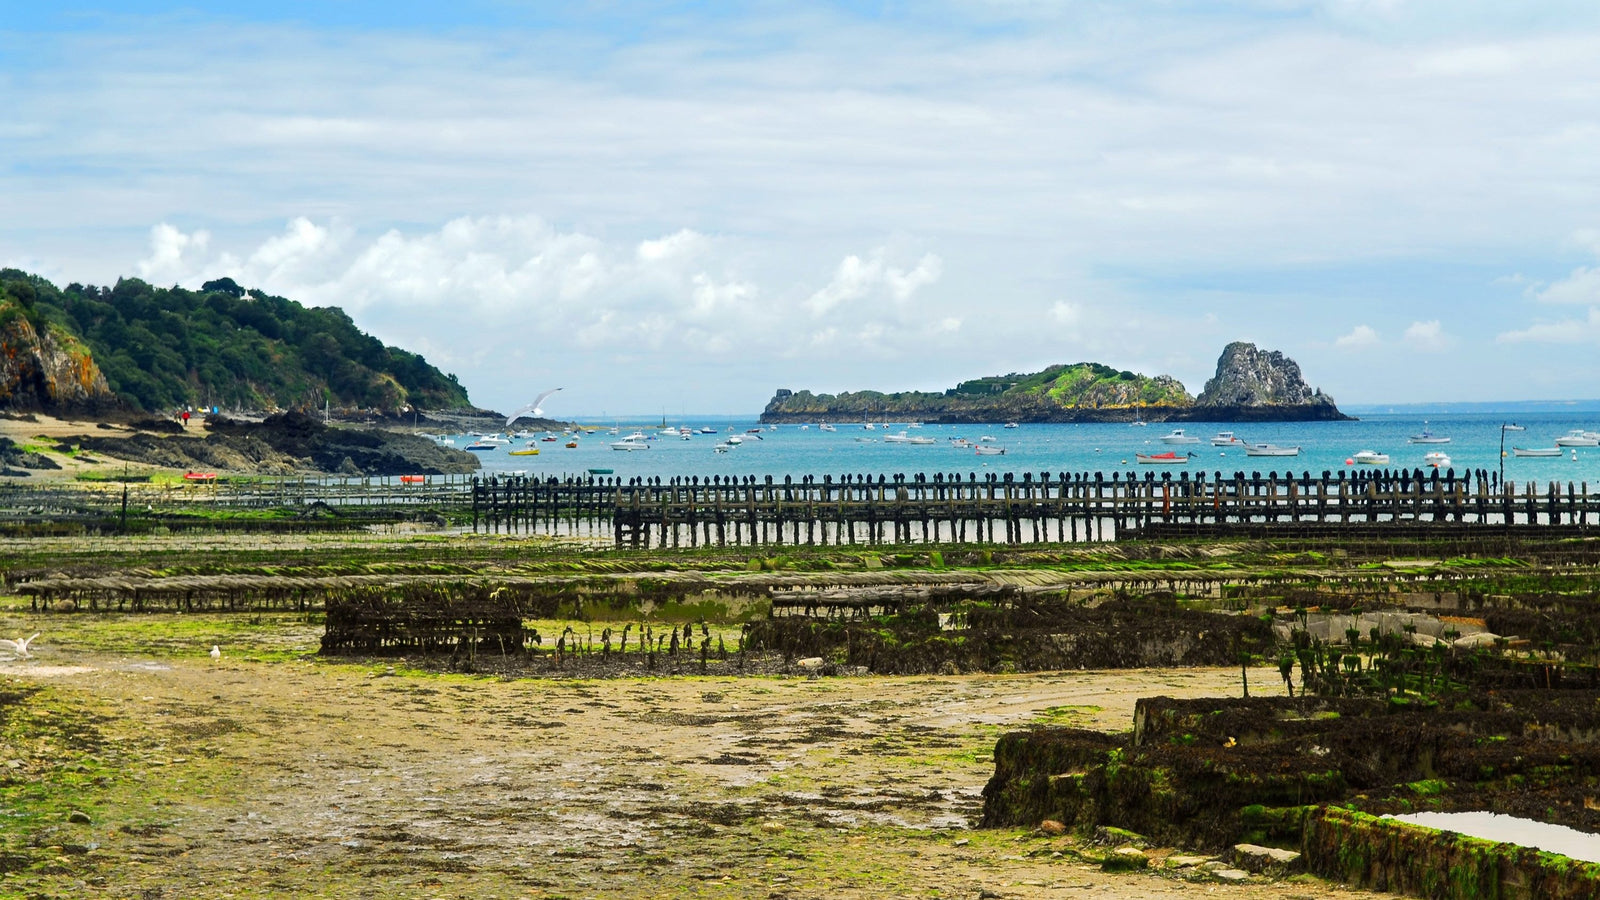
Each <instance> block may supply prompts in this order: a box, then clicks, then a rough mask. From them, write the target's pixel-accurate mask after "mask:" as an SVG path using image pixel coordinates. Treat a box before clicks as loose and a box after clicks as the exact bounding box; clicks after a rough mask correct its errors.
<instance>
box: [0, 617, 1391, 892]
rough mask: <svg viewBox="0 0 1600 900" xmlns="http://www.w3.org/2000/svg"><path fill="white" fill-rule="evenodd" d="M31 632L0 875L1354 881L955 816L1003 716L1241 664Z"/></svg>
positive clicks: (5, 623) (1081, 710) (235, 888)
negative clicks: (1251, 875)
mask: <svg viewBox="0 0 1600 900" xmlns="http://www.w3.org/2000/svg"><path fill="white" fill-rule="evenodd" d="M19 629H23V630H26V631H27V632H28V633H32V631H35V630H37V631H40V632H43V636H42V637H41V638H40V639H39V640H38V642H37V643H36V644H35V645H34V651H35V658H34V659H32V660H28V661H8V662H0V695H4V696H5V697H7V698H9V700H6V701H3V702H0V727H3V729H4V736H5V738H6V743H5V745H4V746H3V747H0V757H3V759H0V784H3V788H0V805H3V806H4V807H5V809H4V810H3V812H4V815H0V837H3V839H4V842H5V852H4V854H3V855H0V868H5V869H9V870H11V871H8V872H6V874H5V875H4V876H3V877H0V895H4V896H28V897H67V896H73V897H195V898H204V897H250V896H303V897H312V896H315V897H337V898H358V897H373V898H380V897H381V898H389V897H473V898H491V897H555V896H562V897H653V896H671V897H701V896H704V897H759V898H809V897H830V898H832V897H846V898H848V897H889V896H912V895H915V896H933V897H972V898H977V897H980V896H998V897H1008V898H1009V897H1016V898H1036V897H1038V898H1042V897H1062V896H1067V897H1072V896H1083V897H1091V896H1096V897H1145V896H1166V895H1183V896H1190V895H1201V894H1205V895H1208V896H1226V897H1240V898H1266V897H1273V898H1289V897H1321V896H1328V895H1333V894H1337V895H1340V896H1361V895H1362V892H1357V891H1343V890H1341V889H1339V888H1338V887H1337V886H1334V885H1328V884H1326V883H1323V882H1318V881H1314V880H1309V879H1301V880H1298V881H1293V882H1280V883H1265V882H1258V883H1254V884H1245V885H1231V884H1227V885H1225V884H1216V883H1195V882H1190V881H1186V880H1183V879H1181V878H1175V877H1171V876H1164V875H1156V874H1107V873H1102V872H1101V871H1100V870H1099V869H1098V868H1097V867H1094V866H1091V865H1087V864H1085V863H1084V862H1083V861H1082V860H1081V859H1078V858H1076V857H1075V856H1074V854H1073V850H1074V846H1073V844H1072V839H1071V838H1067V837H1046V836H1041V835H1038V834H1036V833H1034V832H1032V831H1030V830H1019V829H1001V830H989V831H977V830H973V829H971V828H970V827H969V826H970V823H971V822H973V820H974V819H975V818H976V816H977V814H978V812H979V805H980V804H979V791H980V790H981V788H982V786H983V784H984V783H985V781H986V780H987V779H988V778H989V776H990V775H991V774H992V771H993V764H992V761H991V759H990V752H991V750H992V748H993V744H994V739H995V736H996V735H997V734H998V733H999V732H1000V731H1002V730H1004V729H1009V728H1014V727H1016V726H1018V725H1022V724H1025V723H1028V722H1030V721H1050V722H1070V723H1073V724H1078V725H1083V726H1088V727H1094V728H1099V729H1106V730H1122V729H1125V728H1126V727H1128V725H1129V723H1130V722H1131V714H1132V709H1133V704H1134V701H1135V700H1136V699H1137V698H1138V697H1140V696H1145V695H1149V694H1167V695H1172V696H1182V697H1195V696H1207V695H1224V696H1227V695H1233V694H1235V693H1237V690H1238V680H1239V672H1238V670H1237V669H1189V670H1168V671H1133V672H1075V673H1063V674H1054V673H1053V674H1045V675H1027V676H964V677H963V676H952V677H909V678H882V677H861V678H806V677H750V678H731V677H713V678H699V677H676V678H656V679H648V678H610V679H604V680H594V681H581V680H564V681H552V680H545V679H519V680H509V679H502V678H498V677H494V676H463V675H450V674H437V673H430V672H425V671H421V670H417V669H413V668H410V667H408V666H406V665H405V664H404V662H399V663H396V662H395V661H392V660H379V661H371V662H358V663H350V662H335V661H325V660H321V659H317V658H314V657H312V656H310V655H309V654H310V652H311V650H313V649H314V648H315V646H316V642H317V639H318V637H319V636H320V628H319V627H316V626H311V625H306V624H303V623H297V622H295V620H293V619H291V618H288V617H285V618H283V619H281V620H278V621H274V620H272V619H270V617H269V618H268V619H267V620H261V619H257V620H255V621H253V622H251V623H250V627H248V628H245V627H243V626H241V625H239V623H238V622H237V620H224V619H222V618H220V617H219V618H218V619H216V620H207V619H205V618H204V617H200V616H171V617H161V616H144V617H139V618H135V617H112V616H102V617H98V618H93V619H91V618H90V617H87V616H76V617H71V616H56V615H27V614H24V613H22V612H20V611H18V610H16V609H15V608H12V609H11V610H10V611H9V612H0V634H8V635H9V634H11V633H12V632H16V631H18V630H19ZM158 634H161V635H166V636H167V637H165V638H162V639H154V638H153V637H151V636H153V635H158ZM213 642H221V643H223V644H224V645H225V646H224V648H223V650H224V652H223V655H222V658H221V659H220V660H216V661H213V660H212V659H210V658H209V657H208V655H207V654H206V650H208V649H209V644H210V643H213ZM391 672H392V674H391ZM1269 674H1270V673H1267V672H1265V671H1261V672H1258V673H1257V676H1258V677H1256V678H1254V679H1252V682H1253V683H1252V690H1253V691H1258V692H1259V691H1262V690H1271V689H1272V685H1271V683H1270V681H1269V678H1268V676H1269ZM1279 690H1281V685H1280V686H1279ZM73 812H79V813H85V814H87V817H88V819H89V820H90V821H89V822H87V823H71V822H69V821H68V818H69V817H70V816H71V814H72V813H73ZM80 818H81V816H80ZM1368 896H1372V895H1368Z"/></svg>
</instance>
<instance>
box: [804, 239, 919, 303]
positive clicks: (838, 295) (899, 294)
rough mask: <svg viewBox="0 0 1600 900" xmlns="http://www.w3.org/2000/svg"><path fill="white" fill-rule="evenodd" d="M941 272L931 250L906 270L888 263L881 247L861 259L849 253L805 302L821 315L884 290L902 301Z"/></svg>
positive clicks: (891, 296)
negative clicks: (828, 278)
mask: <svg viewBox="0 0 1600 900" xmlns="http://www.w3.org/2000/svg"><path fill="white" fill-rule="evenodd" d="M942 272H943V261H942V260H940V259H939V257H938V256H935V255H934V254H932V253H929V254H926V255H924V256H923V257H922V259H920V260H918V261H917V265H916V267H915V268H913V269H911V270H910V271H907V270H905V269H900V268H897V267H895V266H891V265H888V264H887V263H886V262H885V261H884V251H883V250H882V249H879V250H876V251H874V252H873V253H872V255H871V256H870V257H869V258H867V259H865V260H863V259H862V258H861V257H859V256H856V255H855V254H851V255H849V256H846V257H845V258H844V259H843V260H841V261H840V263H839V267H838V268H837V269H835V270H834V273H833V279H832V280H831V281H829V282H828V284H827V285H826V286H824V287H823V288H822V289H821V290H818V291H817V292H816V293H814V294H812V295H811V296H810V297H809V298H807V299H806V302H805V305H806V308H807V309H809V310H811V313H812V315H815V316H823V315H827V314H828V313H830V312H832V311H833V310H834V309H835V308H836V307H838V306H839V305H840V304H843V303H854V302H855V301H859V300H864V299H869V298H871V297H873V296H875V295H878V294H881V293H883V292H884V290H887V296H888V298H889V299H891V300H893V301H894V302H896V303H904V302H905V301H907V300H909V299H911V295H912V294H914V293H916V292H917V289H919V288H921V287H924V286H926V285H930V284H933V283H934V282H936V281H938V280H939V275H940V274H941V273H942ZM856 312H858V313H859V310H856Z"/></svg>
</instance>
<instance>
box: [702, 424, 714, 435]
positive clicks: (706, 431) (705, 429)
mask: <svg viewBox="0 0 1600 900" xmlns="http://www.w3.org/2000/svg"><path fill="white" fill-rule="evenodd" d="M700 433H701V434H716V433H717V430H716V429H715V428H712V427H711V426H710V425H702V426H700Z"/></svg>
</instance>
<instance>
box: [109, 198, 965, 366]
mask: <svg viewBox="0 0 1600 900" xmlns="http://www.w3.org/2000/svg"><path fill="white" fill-rule="evenodd" d="M210 243H211V242H210V241H209V240H208V239H207V236H206V235H205V234H204V233H203V232H201V233H194V234H186V233H184V232H183V231H181V230H179V229H177V228H174V227H172V226H170V225H161V226H158V227H157V228H155V229H153V230H152V232H151V247H150V252H149V254H148V256H147V257H146V258H145V259H143V260H141V261H140V262H139V263H138V264H137V265H136V268H137V269H138V270H139V271H140V272H142V273H150V274H151V275H156V274H159V275H160V277H161V279H162V280H163V281H164V282H165V281H167V280H170V281H173V282H178V283H181V284H185V285H186V286H188V287H190V288H195V287H198V285H199V283H200V282H201V281H204V280H206V279H209V278H215V277H218V276H221V275H228V276H230V277H233V278H234V279H235V280H237V281H238V282H239V283H240V284H241V285H243V286H245V287H251V288H260V289H262V290H265V291H267V292H268V293H272V294H279V295H282V296H286V297H289V298H291V299H294V300H297V301H299V302H301V303H305V304H307V305H337V306H340V307H342V308H344V309H346V310H349V311H352V312H355V313H359V314H360V315H361V318H362V320H363V321H373V322H380V323H387V328H386V329H384V333H381V334H380V335H379V336H380V337H384V338H385V339H396V338H399V337H404V338H405V340H404V341H403V343H407V342H408V343H409V345H410V346H416V347H426V348H428V352H429V354H430V355H431V356H432V357H434V358H435V361H436V362H442V363H450V364H455V363H460V364H464V365H466V364H471V365H483V366H490V367H492V364H493V363H492V361H493V359H494V358H495V357H496V355H497V354H496V353H488V354H485V353H483V352H481V351H482V348H483V346H484V345H489V346H498V347H501V348H502V349H501V350H500V351H498V354H499V355H500V358H504V356H505V354H506V353H507V352H510V353H516V354H522V353H523V352H524V351H523V347H522V346H521V345H524V344H531V345H534V346H543V347H547V348H550V352H553V353H558V354H559V353H562V352H565V350H566V345H568V344H571V345H575V346H577V347H581V348H585V349H586V350H588V351H608V350H612V349H615V348H622V347H626V348H629V351H630V352H633V351H670V352H672V353H680V354H681V353H685V352H687V353H690V354H693V355H694V356H695V357H696V358H697V359H703V358H704V357H705V355H706V354H707V353H714V354H722V355H724V356H725V357H732V356H735V355H737V354H741V353H742V354H749V353H758V354H777V355H790V356H792V355H793V354H795V353H797V352H799V348H798V347H797V346H796V342H795V341H794V340H793V339H792V335H794V334H805V333H810V334H811V335H812V337H811V338H810V339H809V342H810V344H811V347H812V348H813V349H814V350H816V349H822V350H825V351H826V352H828V353H840V354H849V353H852V352H853V351H856V350H859V349H861V348H871V349H872V350H873V351H874V352H877V353H910V352H913V351H915V350H918V349H920V348H924V347H926V346H928V342H930V341H934V342H937V341H941V340H954V339H956V337H957V336H958V335H959V333H960V331H961V329H962V323H963V318H962V316H961V315H959V314H957V311H955V310H950V309H945V308H943V307H942V306H941V305H940V304H938V303H934V304H932V305H931V306H926V307H925V306H924V305H923V304H922V303H918V304H917V305H916V306H915V307H913V306H910V305H908V304H907V302H906V301H909V300H910V299H911V298H912V297H913V296H918V297H920V296H921V294H922V292H924V291H926V290H928V288H929V287H930V286H931V285H933V284H935V283H936V282H937V281H938V280H939V277H940V275H941V273H942V271H943V269H942V262H941V260H940V258H939V257H938V256H937V255H934V254H931V253H924V254H922V255H921V256H920V257H917V258H916V259H917V262H916V263H915V264H914V265H910V266H903V265H895V264H892V263H891V262H890V261H889V259H890V254H889V251H888V250H886V249H883V248H879V249H877V250H874V251H873V252H871V253H869V254H867V255H865V256H861V255H855V254H851V255H848V256H846V257H845V258H844V260H843V261H842V262H840V263H839V265H838V266H837V268H836V270H835V272H834V275H833V277H832V278H831V279H830V280H829V282H828V283H827V284H826V285H824V286H822V287H821V288H817V289H815V290H807V289H806V288H805V287H804V286H803V285H792V284H785V283H784V282H783V278H782V275H781V274H780V273H778V272H777V271H776V270H773V269H772V268H771V266H770V265H769V263H764V262H762V261H760V260H759V259H758V260H756V261H755V262H754V263H750V264H753V265H755V266H756V268H757V269H758V271H757V272H755V273H754V277H751V276H747V275H745V274H741V273H740V271H739V266H741V265H745V264H747V263H749V260H748V259H747V254H746V253H745V251H744V249H743V248H741V247H738V246H732V245H730V244H729V242H726V241H723V240H720V239H716V238H712V237H709V236H707V235H704V234H700V233H698V232H695V231H692V230H689V229H679V230H677V231H674V232H672V233H670V234H668V235H666V236H664V237H661V238H652V239H647V240H642V241H635V242H631V243H628V242H620V241H607V240H604V239H601V238H599V237H596V236H593V235H590V234H586V233H583V232H578V231H561V230H558V229H555V228H553V227H552V226H550V225H549V224H548V223H547V222H545V221H544V220H543V219H540V218H538V217H535V216H502V217H462V218H457V219H453V220H451V221H449V222H446V223H445V224H443V225H442V226H440V227H438V228H437V229H434V230H431V231H422V232H420V233H407V232H403V231H401V230H399V229H390V230H388V231H385V232H384V233H382V234H380V235H377V236H376V237H367V238H361V237H359V236H358V235H356V234H355V233H354V232H352V231H350V230H349V229H347V228H345V227H344V226H342V225H339V224H338V223H330V224H318V223H316V222H313V221H311V220H310V219H309V218H306V217H296V218H294V219H292V220H291V221H289V222H288V224H287V225H286V227H285V228H284V230H283V231H282V232H281V233H279V234H276V235H273V236H270V237H268V238H266V239H265V240H262V241H261V242H260V243H259V244H258V245H257V246H255V247H253V248H246V249H243V250H240V251H236V252H227V251H216V252H212V250H211V247H210ZM764 281H765V282H766V283H768V284H782V285H783V286H782V288H781V289H777V288H768V287H764V286H763V282H764ZM818 320H821V321H822V323H827V322H831V321H832V320H839V321H843V322H848V323H849V327H846V328H836V327H833V326H832V325H827V324H824V327H821V328H817V327H815V326H816V325H817V324H819V321H818ZM508 344H509V345H514V346H515V349H514V350H508V348H507V345H508ZM542 355H544V354H533V356H534V357H535V358H538V357H540V356H542Z"/></svg>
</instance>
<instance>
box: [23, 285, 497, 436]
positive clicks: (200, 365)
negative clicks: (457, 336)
mask: <svg viewBox="0 0 1600 900" xmlns="http://www.w3.org/2000/svg"><path fill="white" fill-rule="evenodd" d="M0 307H11V308H13V309H15V310H16V314H20V315H25V316H27V317H28V318H29V319H30V320H32V321H33V322H34V324H35V325H36V326H40V325H55V326H58V327H59V328H61V329H65V330H66V331H67V332H70V333H71V334H73V335H76V336H77V337H78V338H79V339H80V340H82V341H83V343H84V344H86V345H88V347H89V349H90V351H91V353H92V354H93V357H94V361H95V363H96V364H98V365H99V367H100V371H101V372H103V373H104V374H105V377H106V381H107V383H108V384H109V385H110V387H111V389H112V390H113V391H115V392H116V394H117V396H118V397H119V398H120V399H121V400H122V401H123V402H124V403H127V404H128V405H130V406H133V407H137V408H141V409H145V410H158V409H168V408H172V407H176V406H182V405H195V406H210V405H216V406H223V407H230V408H231V407H241V408H248V409H271V408H284V409H294V408H320V407H321V406H322V405H323V403H324V401H326V402H328V403H329V404H331V405H332V406H333V407H335V408H362V409H369V408H371V409H379V410H385V411H395V410H399V409H401V408H402V407H404V406H405V405H407V404H411V405H414V406H417V407H419V408H422V409H434V410H437V409H458V408H462V407H467V406H469V405H470V403H469V402H468V400H467V392H466V390H465V389H464V388H462V387H461V385H460V384H459V383H458V382H457V381H456V378H455V376H454V375H445V374H443V373H441V372H440V371H439V370H438V369H436V368H434V367H433V366H431V365H429V364H428V362H427V360H425V359H423V358H422V357H421V356H419V355H417V354H415V353H409V352H407V351H405V350H401V349H398V348H395V347H386V346H384V344H383V343H382V342H381V341H379V340H378V339H377V338H375V337H372V336H371V335H369V334H366V333H364V332H362V331H361V330H360V329H358V328H356V326H355V323H353V322H352V321H351V320H350V317H349V316H347V315H345V313H344V312H343V311H342V310H339V309H337V308H333V307H315V308H307V307H305V306H301V305H300V304H299V303H296V302H294V301H293V300H287V299H285V298H283V297H274V296H270V295H268V294H264V293H262V292H260V291H256V290H250V291H246V290H244V289H242V288H240V287H239V286H238V285H237V284H235V283H234V282H233V280H232V279H229V278H222V279H218V280H216V281H210V282H206V284H205V285H204V286H203V287H202V289H201V290H199V291H189V290H184V289H182V288H178V287H173V288H158V287H153V286H151V285H149V284H146V283H145V282H143V281H140V280H138V279H135V278H123V279H119V280H118V281H117V284H116V286H115V287H96V286H94V285H82V284H77V283H74V284H69V285H67V287H66V288H65V289H58V288H57V287H56V286H55V285H53V284H51V283H50V282H48V281H45V280H44V279H42V278H39V277H37V276H33V275H29V274H27V273H25V272H20V271H18V270H16V269H6V270H0Z"/></svg>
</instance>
